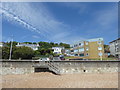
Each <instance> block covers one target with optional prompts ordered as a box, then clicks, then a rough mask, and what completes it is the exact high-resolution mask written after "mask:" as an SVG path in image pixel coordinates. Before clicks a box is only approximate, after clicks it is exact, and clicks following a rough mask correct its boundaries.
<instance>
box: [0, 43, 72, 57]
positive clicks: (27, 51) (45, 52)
mask: <svg viewBox="0 0 120 90" xmlns="http://www.w3.org/2000/svg"><path fill="white" fill-rule="evenodd" d="M17 43H18V42H16V41H13V48H12V59H32V57H39V56H41V55H42V56H49V55H53V56H54V55H55V54H54V53H53V50H52V47H65V48H70V45H69V44H66V43H53V42H38V44H39V46H40V47H38V50H36V51H34V50H33V49H31V48H30V47H25V46H22V47H16V45H17ZM23 43H25V44H37V43H36V42H23ZM4 44H5V46H3V47H1V48H0V50H2V59H8V58H9V54H10V46H11V42H4Z"/></svg>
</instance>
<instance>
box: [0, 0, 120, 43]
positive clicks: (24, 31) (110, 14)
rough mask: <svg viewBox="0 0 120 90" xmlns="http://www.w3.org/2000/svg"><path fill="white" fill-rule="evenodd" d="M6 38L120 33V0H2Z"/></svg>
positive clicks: (75, 37) (72, 38) (73, 38)
mask: <svg viewBox="0 0 120 90" xmlns="http://www.w3.org/2000/svg"><path fill="white" fill-rule="evenodd" d="M0 9H1V11H2V39H3V41H10V40H11V35H13V36H14V40H15V41H19V42H25V41H31V42H39V41H49V42H65V43H73V42H76V41H80V40H85V39H92V38H99V37H103V38H104V42H105V44H108V43H109V42H110V41H112V40H114V39H116V38H117V37H118V7H117V2H116V3H115V2H114V3H113V2H85V3H83V2H78V3H77V2H71V3H70V2H58V3H57V2H44V3H41V2H37V3H36V2H31V3H30V2H29V3H28V2H26V3H25V2H23V3H21V2H19V3H10V2H9V3H2V7H0Z"/></svg>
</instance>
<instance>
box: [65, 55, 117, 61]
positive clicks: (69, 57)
mask: <svg viewBox="0 0 120 90" xmlns="http://www.w3.org/2000/svg"><path fill="white" fill-rule="evenodd" d="M76 58H78V59H80V58H81V57H77V56H66V57H65V59H76ZM89 59H90V60H101V59H100V58H89ZM102 60H117V58H102Z"/></svg>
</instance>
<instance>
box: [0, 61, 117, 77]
mask: <svg viewBox="0 0 120 90" xmlns="http://www.w3.org/2000/svg"><path fill="white" fill-rule="evenodd" d="M0 63H2V64H0V65H2V67H1V66H0V71H2V72H1V73H0V74H2V75H6V74H28V73H34V72H35V68H41V66H44V67H45V68H47V66H45V63H47V61H46V62H42V61H41V62H39V61H35V62H33V61H28V60H23V61H0ZM51 63H53V64H54V65H55V66H57V67H58V68H59V70H60V72H61V73H62V74H70V73H106V72H118V66H119V61H54V62H52V61H51ZM35 65H36V66H35ZM42 68H43V67H42Z"/></svg>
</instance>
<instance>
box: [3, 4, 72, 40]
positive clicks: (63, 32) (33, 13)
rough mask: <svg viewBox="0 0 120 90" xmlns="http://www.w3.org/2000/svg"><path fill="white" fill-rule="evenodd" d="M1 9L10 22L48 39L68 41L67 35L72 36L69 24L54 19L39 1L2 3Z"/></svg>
mask: <svg viewBox="0 0 120 90" xmlns="http://www.w3.org/2000/svg"><path fill="white" fill-rule="evenodd" d="M1 10H2V13H3V14H4V15H5V19H7V20H8V21H10V22H11V23H17V24H20V25H22V26H24V27H26V28H28V30H30V31H32V32H37V33H38V34H39V35H40V36H44V37H46V38H47V39H48V40H49V41H65V40H66V39H67V41H68V40H69V37H68V36H70V35H71V36H72V33H70V26H69V25H67V24H65V23H63V22H60V21H58V20H56V19H55V18H54V16H53V15H52V14H51V13H50V12H49V10H48V8H47V7H45V5H43V4H42V3H39V5H38V4H37V3H36V4H35V3H34V5H33V3H32V4H31V3H22V2H21V3H17V2H16V3H2V8H1ZM33 37H34V38H38V37H36V36H33ZM71 39H74V38H71Z"/></svg>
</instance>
